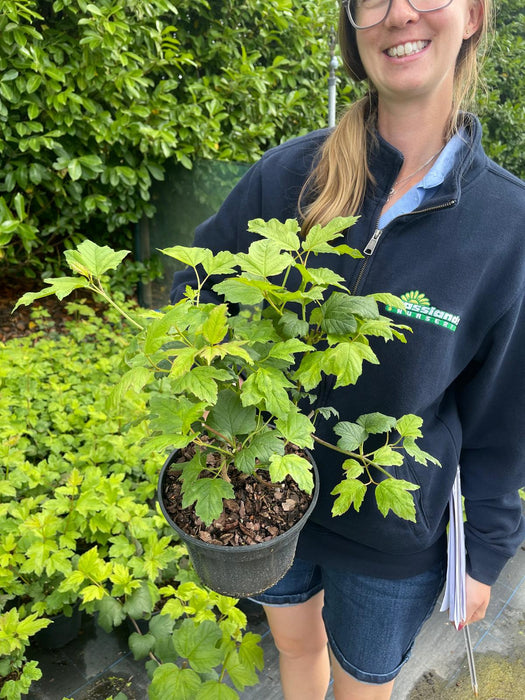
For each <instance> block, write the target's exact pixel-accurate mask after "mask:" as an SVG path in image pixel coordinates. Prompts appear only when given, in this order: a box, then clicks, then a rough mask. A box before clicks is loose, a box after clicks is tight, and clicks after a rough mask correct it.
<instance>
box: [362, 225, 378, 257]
mask: <svg viewBox="0 0 525 700" xmlns="http://www.w3.org/2000/svg"><path fill="white" fill-rule="evenodd" d="M382 233H383V229H380V228H376V230H375V231H374V235H373V236H372V238H371V239H370V240H369V241H368V243H367V244H366V247H365V249H364V251H363V252H364V254H365V255H372V253H373V252H374V250H375V249H376V246H377V244H378V241H379V239H380V238H381V234H382Z"/></svg>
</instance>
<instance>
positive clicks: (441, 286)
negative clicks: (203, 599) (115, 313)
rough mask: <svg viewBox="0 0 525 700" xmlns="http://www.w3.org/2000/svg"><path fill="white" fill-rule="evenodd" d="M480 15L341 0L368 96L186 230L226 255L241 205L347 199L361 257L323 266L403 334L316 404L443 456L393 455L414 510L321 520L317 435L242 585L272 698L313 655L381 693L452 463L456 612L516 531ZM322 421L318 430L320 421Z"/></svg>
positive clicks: (513, 243) (435, 544) (239, 241)
mask: <svg viewBox="0 0 525 700" xmlns="http://www.w3.org/2000/svg"><path fill="white" fill-rule="evenodd" d="M490 15H491V0H349V1H348V2H346V1H345V2H344V4H343V7H342V10H341V18H340V43H341V50H342V55H343V59H344V62H345V66H346V68H347V70H348V72H349V73H350V75H351V76H352V77H353V78H354V79H358V80H367V81H368V85H369V92H368V95H367V96H366V97H365V98H364V99H363V100H361V101H360V102H358V103H356V104H355V105H353V106H352V107H351V108H350V109H349V111H348V112H347V113H346V114H345V115H344V116H343V118H342V119H341V121H340V123H339V125H338V127H337V128H336V129H335V130H334V131H333V132H329V131H327V130H323V131H318V132H314V133H312V134H310V135H308V136H305V137H301V138H298V139H295V140H293V141H291V142H289V143H286V144H284V145H282V146H279V147H277V148H275V149H272V150H271V151H269V152H268V153H267V154H265V156H263V158H262V159H261V161H259V163H257V164H256V165H255V166H254V167H253V168H252V169H251V170H250V171H249V173H248V174H247V175H246V176H245V177H244V178H243V180H242V181H241V182H240V183H239V184H238V186H237V187H236V188H235V189H234V191H233V192H232V194H231V195H230V196H229V197H228V199H227V200H226V201H225V203H224V204H223V206H222V208H221V210H220V211H219V212H218V214H217V215H216V216H214V217H212V218H211V219H209V220H208V221H207V222H205V223H204V224H203V225H202V226H200V227H199V228H198V229H197V232H196V244H197V245H201V246H207V247H209V248H213V249H214V250H218V249H221V248H229V249H231V250H235V251H237V250H246V249H247V248H248V246H249V244H250V242H251V240H250V236H249V234H247V233H246V228H247V226H246V225H247V222H248V221H249V220H250V219H254V218H263V219H270V218H273V217H275V218H278V219H281V220H284V219H286V218H294V217H297V216H300V217H301V219H302V221H303V229H304V230H305V231H307V230H308V229H309V228H310V227H311V226H312V225H313V224H315V223H321V224H323V223H326V222H328V221H329V220H330V219H331V218H333V217H335V216H340V215H348V214H359V216H360V218H359V221H358V223H357V224H355V226H353V227H352V228H351V229H349V230H348V232H347V236H348V242H349V243H350V245H352V246H353V247H357V248H360V249H361V250H362V251H363V252H364V254H365V257H364V261H360V260H353V259H348V260H347V259H343V258H347V257H348V256H341V258H338V262H337V263H336V266H337V269H336V271H337V272H338V273H339V274H341V275H343V276H344V277H345V279H346V280H347V284H348V285H349V288H350V289H351V290H352V291H353V292H354V293H356V294H360V295H365V294H369V293H372V292H379V291H381V292H386V291H388V292H392V293H394V294H397V295H399V296H401V297H402V298H403V300H404V301H405V305H406V311H405V312H404V314H403V315H402V317H401V319H398V320H402V321H403V322H407V323H409V324H410V325H411V327H412V330H413V333H412V334H411V335H410V337H409V339H408V342H407V344H406V345H402V344H400V343H397V344H393V343H389V344H388V345H387V346H385V345H382V344H381V343H380V342H379V339H378V344H377V347H375V346H374V350H375V351H376V352H377V353H378V355H379V359H380V365H377V366H376V365H373V366H372V365H371V366H368V367H367V368H366V369H365V371H364V373H363V376H362V377H361V378H360V380H359V382H358V384H357V385H356V387H355V388H352V389H351V390H348V389H345V390H343V389H338V390H333V389H332V386H333V382H332V384H330V383H329V382H327V383H326V385H325V387H324V390H323V392H322V396H320V397H319V398H318V401H319V402H320V405H331V406H334V407H335V408H336V409H337V410H338V411H339V419H341V420H352V419H355V417H357V416H358V415H361V414H363V413H367V412H373V411H380V412H382V413H385V414H387V415H392V416H400V415H402V414H404V413H415V414H417V415H419V416H421V417H422V418H423V419H424V424H423V432H424V435H425V438H424V441H423V447H424V449H426V450H427V451H429V452H430V453H431V454H433V455H434V456H436V457H437V458H438V459H439V460H440V462H441V464H442V468H441V469H438V468H435V467H429V468H424V467H417V466H416V465H414V464H413V463H411V461H410V458H408V457H407V459H406V461H405V465H404V466H403V467H401V468H399V471H398V473H397V475H398V476H401V478H407V479H408V480H409V481H412V482H416V483H418V484H419V485H420V489H419V491H417V493H416V500H417V503H416V507H417V522H416V523H415V524H412V523H408V522H406V521H403V520H400V519H398V518H397V517H396V516H395V515H393V514H389V515H388V516H387V517H386V518H383V516H381V514H380V513H379V512H378V511H377V508H376V507H375V505H374V502H373V495H372V497H371V498H367V499H365V502H364V503H363V505H362V507H361V509H360V512H359V513H356V512H354V511H349V512H348V513H346V514H345V515H344V516H341V517H338V518H333V517H332V516H331V512H330V511H331V506H332V503H333V497H332V496H331V495H330V492H331V490H332V488H333V486H334V485H335V484H336V483H337V482H338V481H339V480H340V473H341V471H340V462H338V460H337V459H336V458H334V453H333V452H330V451H328V450H325V449H324V448H322V447H319V448H316V450H315V457H316V461H317V464H318V465H319V466H320V470H321V475H322V477H321V481H322V484H321V494H320V497H319V501H318V505H317V507H316V510H315V512H314V515H313V517H312V519H311V521H310V522H309V523H308V524H307V526H306V527H305V529H304V531H303V534H302V535H301V538H300V541H299V545H298V549H297V559H296V561H295V563H294V565H293V566H292V569H291V570H290V571H289V572H288V573H287V574H286V576H285V577H284V579H282V580H281V581H280V582H279V583H277V584H276V585H275V586H274V587H273V588H272V589H270V590H268V591H265V592H264V593H263V594H262V595H261V596H259V597H258V600H259V601H260V602H262V603H263V604H264V606H265V611H266V614H267V617H268V620H269V624H270V627H271V631H272V634H273V637H274V640H275V643H276V646H277V648H278V650H279V653H280V668H281V682H282V686H283V693H284V697H285V699H286V700H321V699H322V698H324V697H325V694H326V690H327V687H328V683H329V678H330V667H331V669H332V674H333V678H334V695H335V697H336V698H337V700H387V699H388V698H389V697H390V695H391V692H392V687H393V683H394V679H395V677H396V675H397V674H398V672H399V669H400V667H401V666H402V665H403V663H404V662H405V661H406V660H407V658H408V656H409V654H410V649H411V647H412V644H413V641H414V638H415V636H416V635H417V633H418V631H419V629H420V628H421V626H422V624H423V622H424V620H425V619H426V618H427V617H428V616H429V615H430V613H431V612H432V609H433V607H434V605H435V602H436V599H437V597H438V595H439V593H440V591H441V588H442V585H443V569H444V559H445V549H446V524H447V520H448V510H447V501H448V496H449V494H450V491H451V488H452V483H453V481H454V477H455V474H456V468H457V465H458V463H459V464H460V466H461V477H462V487H463V494H464V496H465V507H466V513H467V518H468V521H467V523H466V528H465V529H466V546H467V553H468V561H467V570H468V576H467V584H466V585H467V616H466V620H465V621H464V622H465V624H470V623H471V622H474V621H476V620H480V619H482V618H483V616H484V614H485V610H486V608H487V605H488V603H489V598H490V587H491V585H492V584H493V583H494V582H495V580H496V578H497V577H498V575H499V573H500V571H501V569H502V568H503V566H504V564H505V562H506V561H507V560H508V558H510V557H511V556H512V555H513V554H514V553H515V551H516V549H517V547H518V546H519V544H520V543H521V541H522V539H523V533H524V523H523V519H522V516H521V506H520V499H519V495H518V489H519V487H520V486H521V485H522V484H523V483H525V474H524V472H523V465H524V464H525V454H524V448H523V440H522V439H521V432H522V429H523V427H524V425H525V402H524V397H525V373H524V370H523V367H522V356H523V347H525V309H524V302H523V299H524V290H525V248H524V241H523V221H524V220H525V188H524V185H523V183H522V182H521V181H519V180H518V179H517V178H514V177H513V176H512V175H510V174H509V173H507V172H506V171H504V170H503V169H501V168H498V166H496V165H495V164H494V163H493V162H491V161H490V160H489V159H488V158H487V157H486V156H485V154H484V152H483V150H482V147H481V144H480V138H481V134H480V126H479V122H478V121H477V119H476V118H475V117H473V116H472V115H470V114H468V113H465V112H462V111H461V110H462V109H464V105H465V104H466V101H467V99H468V98H469V97H471V96H472V95H473V93H474V90H475V86H476V78H477V58H476V56H477V52H478V49H479V47H480V45H482V44H483V42H484V41H485V40H486V38H487V33H488V27H489V19H490ZM321 257H322V256H320V258H321ZM331 257H333V256H331ZM319 264H320V265H322V264H323V261H322V260H321V259H320V260H319ZM187 283H190V277H189V273H187V272H184V273H178V274H177V275H176V277H175V283H174V287H173V290H172V300H175V299H177V298H178V297H179V296H180V295H181V294H182V292H183V290H184V286H185V285H186V284H187ZM213 298H214V297H213V295H212V293H211V292H210V299H213ZM387 313H391V314H396V313H397V312H396V310H395V309H388V308H387ZM323 430H325V431H326V435H327V436H330V424H329V423H327V425H326V426H325V427H324V428H323ZM321 437H323V435H321ZM393 469H394V470H397V468H393Z"/></svg>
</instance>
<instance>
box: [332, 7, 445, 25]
mask: <svg viewBox="0 0 525 700" xmlns="http://www.w3.org/2000/svg"><path fill="white" fill-rule="evenodd" d="M407 2H408V4H409V5H410V7H411V8H412V9H413V10H415V11H416V12H436V10H443V9H444V8H445V7H448V6H449V5H450V4H451V3H452V0H407ZM343 6H344V7H345V9H346V14H347V15H348V19H349V20H350V22H351V23H352V24H353V26H354V27H355V28H356V29H369V28H370V27H375V26H376V24H381V22H383V21H384V20H385V19H386V16H387V15H388V13H389V12H390V8H391V7H392V0H343Z"/></svg>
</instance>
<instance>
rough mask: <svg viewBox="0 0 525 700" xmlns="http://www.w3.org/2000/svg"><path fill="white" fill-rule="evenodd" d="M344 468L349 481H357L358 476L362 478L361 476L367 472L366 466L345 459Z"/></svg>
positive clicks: (354, 460)
mask: <svg viewBox="0 0 525 700" xmlns="http://www.w3.org/2000/svg"><path fill="white" fill-rule="evenodd" d="M342 467H343V469H344V470H345V476H346V478H347V479H355V478H356V477H357V476H361V474H362V473H363V472H364V471H365V468H364V466H363V465H362V464H361V462H358V461H357V460H356V459H345V461H344V462H343V464H342Z"/></svg>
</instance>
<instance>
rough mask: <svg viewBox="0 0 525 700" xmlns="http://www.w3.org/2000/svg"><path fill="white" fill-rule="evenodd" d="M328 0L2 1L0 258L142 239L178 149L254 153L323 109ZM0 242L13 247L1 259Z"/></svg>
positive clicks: (31, 261)
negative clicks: (139, 227)
mask: <svg viewBox="0 0 525 700" xmlns="http://www.w3.org/2000/svg"><path fill="white" fill-rule="evenodd" d="M334 5H335V3H333V2H331V1H330V0H323V1H322V2H318V1H314V0H301V2H299V3H298V2H292V0H272V1H271V2H262V1H261V0H245V1H244V2H240V3H239V2H232V1H231V0H227V1H225V2H223V1H222V0H221V2H217V1H215V0H214V1H212V2H211V3H208V2H207V0H178V1H177V2H171V1H170V0H99V1H98V2H97V3H88V2H86V1H85V0H55V2H51V1H50V0H18V1H14V0H13V1H12V2H4V3H2V6H1V7H0V154H1V157H0V265H2V264H3V265H7V264H9V265H15V264H16V265H21V266H24V267H25V268H26V271H31V272H32V274H35V273H37V272H38V273H40V274H43V275H45V273H49V272H50V271H52V270H53V268H56V267H57V266H58V260H59V257H60V252H61V249H62V248H63V247H64V246H65V247H66V248H67V247H72V246H73V245H75V244H76V243H78V242H79V241H80V240H81V239H82V238H83V237H84V236H86V235H89V237H90V238H95V240H97V241H98V242H114V240H115V238H118V239H119V241H120V242H121V243H123V244H124V245H127V246H128V247H131V245H130V243H131V233H132V230H133V224H134V223H135V222H136V221H138V220H139V219H140V218H141V216H142V215H146V216H151V215H152V213H153V207H152V205H151V204H150V202H149V196H150V195H149V190H150V185H151V181H152V178H156V179H162V177H163V163H164V162H165V160H166V159H170V160H174V161H176V162H180V163H182V164H183V165H184V166H186V167H188V168H190V167H191V165H192V161H193V160H194V159H195V158H197V157H204V158H219V159H235V160H240V161H251V160H254V159H255V158H257V157H258V156H259V155H260V154H261V153H262V152H263V151H264V150H266V149H267V148H268V147H270V146H271V145H274V144H276V143H278V142H279V141H282V140H284V139H287V138H290V137H291V136H294V135H297V134H299V133H301V132H305V131H308V130H309V129H312V128H315V127H317V126H320V125H324V123H325V119H326V117H325V112H326V106H325V104H326V89H325V88H326V66H327V62H328V52H327V41H328V33H329V23H330V22H331V23H333V21H334V19H333V17H331V18H330V19H328V18H327V13H328V12H330V13H331V14H332V15H333V13H334V11H335V7H334ZM2 258H3V260H2Z"/></svg>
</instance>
